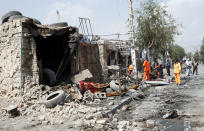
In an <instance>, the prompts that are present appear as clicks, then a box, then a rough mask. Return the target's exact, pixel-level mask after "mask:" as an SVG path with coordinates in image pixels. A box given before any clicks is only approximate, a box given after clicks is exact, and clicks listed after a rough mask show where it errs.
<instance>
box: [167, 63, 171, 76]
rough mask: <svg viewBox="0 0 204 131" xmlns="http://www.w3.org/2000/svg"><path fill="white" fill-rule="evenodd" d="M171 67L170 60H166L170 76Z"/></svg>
mask: <svg viewBox="0 0 204 131" xmlns="http://www.w3.org/2000/svg"><path fill="white" fill-rule="evenodd" d="M170 69H171V65H170V62H169V60H167V62H166V71H167V73H168V75H169V76H170Z"/></svg>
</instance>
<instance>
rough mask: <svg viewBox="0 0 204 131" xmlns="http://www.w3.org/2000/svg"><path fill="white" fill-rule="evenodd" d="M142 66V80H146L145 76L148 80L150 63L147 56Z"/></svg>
mask: <svg viewBox="0 0 204 131" xmlns="http://www.w3.org/2000/svg"><path fill="white" fill-rule="evenodd" d="M143 67H144V77H143V80H146V77H147V80H149V73H150V63H149V61H148V59H147V58H146V60H145V61H144V63H143Z"/></svg>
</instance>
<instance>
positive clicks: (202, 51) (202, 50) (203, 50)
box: [200, 37, 204, 63]
mask: <svg viewBox="0 0 204 131" xmlns="http://www.w3.org/2000/svg"><path fill="white" fill-rule="evenodd" d="M200 61H201V62H202V63H204V37H203V40H202V45H201V47H200Z"/></svg>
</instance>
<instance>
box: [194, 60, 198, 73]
mask: <svg viewBox="0 0 204 131" xmlns="http://www.w3.org/2000/svg"><path fill="white" fill-rule="evenodd" d="M195 72H196V75H198V62H197V61H195V62H194V63H193V75H194V73H195Z"/></svg>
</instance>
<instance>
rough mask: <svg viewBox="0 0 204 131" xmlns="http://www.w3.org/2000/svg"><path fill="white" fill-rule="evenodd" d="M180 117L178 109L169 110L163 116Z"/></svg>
mask: <svg viewBox="0 0 204 131" xmlns="http://www.w3.org/2000/svg"><path fill="white" fill-rule="evenodd" d="M176 117H178V114H177V111H176V110H168V111H167V113H166V114H165V115H164V116H163V118H164V119H173V118H176Z"/></svg>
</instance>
